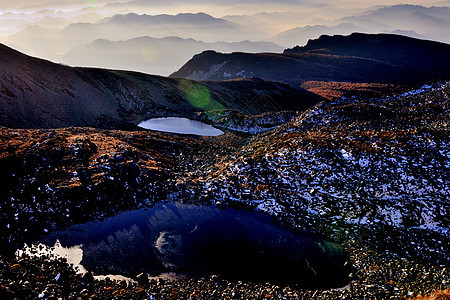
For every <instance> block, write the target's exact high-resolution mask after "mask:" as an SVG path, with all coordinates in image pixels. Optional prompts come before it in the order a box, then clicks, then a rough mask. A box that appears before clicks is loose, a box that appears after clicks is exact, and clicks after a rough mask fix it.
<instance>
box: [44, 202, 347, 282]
mask: <svg viewBox="0 0 450 300" xmlns="http://www.w3.org/2000/svg"><path fill="white" fill-rule="evenodd" d="M56 240H59V241H60V243H61V245H62V246H64V247H72V246H75V245H81V249H82V251H83V256H82V261H81V265H83V266H84V267H85V268H86V269H87V270H90V271H92V272H93V273H95V274H121V275H127V276H135V275H136V274H138V273H141V272H146V273H149V274H151V275H158V274H161V273H164V272H176V273H180V274H185V275H188V276H189V275H192V276H195V275H203V274H221V275H223V276H225V277H228V278H230V279H237V280H244V279H247V280H274V281H289V282H297V283H299V284H301V285H303V286H305V287H321V288H333V287H342V286H345V285H346V284H347V283H348V274H349V271H348V269H347V268H346V267H344V265H346V262H347V261H348V256H347V255H346V253H345V251H344V248H343V247H342V246H341V245H339V244H337V243H334V242H331V241H327V240H324V239H322V238H320V237H318V236H314V235H312V234H309V233H306V232H299V231H294V230H292V229H290V228H285V227H282V226H280V225H275V224H274V223H273V218H272V217H270V216H268V215H266V214H263V213H260V212H257V211H248V210H238V209H232V208H225V209H221V208H218V207H215V206H196V205H189V204H180V203H166V204H160V205H157V206H154V207H153V208H151V209H141V210H137V211H132V212H126V213H122V214H120V215H117V216H115V217H112V218H109V219H106V220H105V221H103V222H91V223H86V224H82V225H76V226H73V227H71V228H70V229H68V230H65V231H58V232H54V233H52V234H50V235H48V236H47V237H46V238H45V239H44V241H43V242H44V243H46V244H48V245H54V244H55V242H56Z"/></svg>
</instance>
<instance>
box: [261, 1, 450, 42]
mask: <svg viewBox="0 0 450 300" xmlns="http://www.w3.org/2000/svg"><path fill="white" fill-rule="evenodd" d="M449 15H450V8H449V7H424V6H420V5H394V6H388V7H383V8H378V9H374V10H370V11H367V12H365V13H363V14H360V15H355V16H350V17H344V18H340V19H337V20H334V21H329V20H328V21H326V20H316V21H315V22H312V24H313V25H307V26H297V27H294V28H292V29H289V30H286V31H283V32H281V33H278V34H277V35H276V36H275V37H274V38H272V39H269V40H270V41H272V42H275V43H277V44H280V45H283V46H286V47H293V46H295V45H304V44H306V43H307V41H308V40H309V39H316V38H318V37H319V36H321V35H323V34H328V35H335V34H344V35H346V34H350V33H353V32H364V33H381V32H384V33H394V34H401V35H406V36H409V37H415V38H422V39H428V40H435V41H439V42H444V43H450V36H449V34H448V30H447V28H449V27H450V17H449ZM314 23H315V24H314Z"/></svg>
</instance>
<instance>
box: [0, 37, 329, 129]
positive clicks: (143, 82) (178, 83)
mask: <svg viewBox="0 0 450 300" xmlns="http://www.w3.org/2000/svg"><path fill="white" fill-rule="evenodd" d="M0 69H1V70H2V72H1V74H0V112H1V113H0V126H6V127H12V128H60V127H66V126H91V127H101V128H116V129H117V128H121V129H125V128H130V129H132V128H135V125H136V124H138V123H139V122H140V121H142V120H144V119H146V118H150V117H155V116H177V117H190V118H195V117H196V112H201V111H209V110H215V109H234V110H237V111H240V112H242V113H245V114H249V115H254V114H261V113H265V112H272V111H283V110H294V111H299V110H304V109H306V108H308V107H310V106H312V105H314V104H315V103H317V102H319V101H321V100H322V98H321V97H320V96H317V95H315V94H313V93H310V92H308V91H306V90H303V89H299V88H294V87H291V86H289V85H286V84H282V83H273V82H269V81H265V80H262V79H250V80H236V81H228V82H202V83H198V82H194V81H190V80H184V79H172V78H165V77H160V76H152V75H146V74H142V73H136V72H127V71H113V70H105V69H92V68H72V67H68V66H64V65H60V64H55V63H51V62H49V61H45V60H41V59H37V58H33V57H30V56H27V55H24V54H22V53H20V52H17V51H15V50H13V49H11V48H8V47H6V46H3V45H0Z"/></svg>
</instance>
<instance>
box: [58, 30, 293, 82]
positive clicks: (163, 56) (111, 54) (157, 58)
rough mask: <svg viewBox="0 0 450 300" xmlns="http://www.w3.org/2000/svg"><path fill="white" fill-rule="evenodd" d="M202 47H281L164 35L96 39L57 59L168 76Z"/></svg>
mask: <svg viewBox="0 0 450 300" xmlns="http://www.w3.org/2000/svg"><path fill="white" fill-rule="evenodd" d="M205 50H215V51H219V52H228V53H231V52H236V51H242V52H250V53H258V52H278V53H281V52H283V50H284V48H283V47H281V46H278V45H276V44H274V43H270V42H251V41H242V42H215V43H205V42H202V41H197V40H194V39H182V38H179V37H167V38H162V39H155V38H151V37H148V36H147V37H139V38H135V39H131V40H126V41H109V40H104V39H100V40H96V41H94V42H92V43H90V44H88V45H84V46H79V47H75V48H73V49H72V50H70V51H69V52H68V53H67V54H65V55H64V56H63V57H62V59H61V61H63V62H64V63H66V64H69V65H74V66H77V65H78V66H89V67H104V68H113V69H120V70H132V71H140V72H144V73H148V74H161V75H169V74H170V73H172V72H174V71H176V70H177V69H179V68H180V66H182V65H183V64H184V63H186V62H187V61H188V60H189V59H191V58H192V57H193V56H194V55H195V54H197V53H200V52H202V51H205Z"/></svg>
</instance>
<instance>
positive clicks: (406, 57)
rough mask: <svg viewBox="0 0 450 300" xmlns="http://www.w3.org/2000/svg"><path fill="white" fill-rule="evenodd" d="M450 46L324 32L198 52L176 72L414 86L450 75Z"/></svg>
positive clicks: (196, 75)
mask: <svg viewBox="0 0 450 300" xmlns="http://www.w3.org/2000/svg"><path fill="white" fill-rule="evenodd" d="M448 53H450V45H448V44H443V43H438V42H432V41H425V40H419V39H414V38H409V37H404V36H399V35H392V34H361V33H354V34H351V35H349V36H326V35H324V36H321V37H320V38H319V39H317V40H311V41H309V42H308V44H307V45H306V46H304V47H300V46H297V47H295V48H292V49H287V50H285V51H284V53H283V54H269V53H262V54H249V53H232V54H221V53H217V52H213V51H207V52H203V53H201V54H199V55H196V56H195V57H194V58H193V59H191V60H190V61H189V62H188V63H186V64H185V65H184V66H183V67H182V68H181V69H180V70H179V71H177V72H175V73H173V74H172V75H171V76H172V77H175V78H188V79H194V80H228V79H235V78H241V77H244V78H245V77H260V78H264V79H267V80H274V81H281V82H286V83H290V84H292V85H294V86H295V85H300V84H302V83H304V82H305V81H327V82H330V81H335V82H350V83H382V84H401V85H414V84H420V83H423V82H426V81H430V80H436V79H445V78H450V56H449V55H448Z"/></svg>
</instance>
